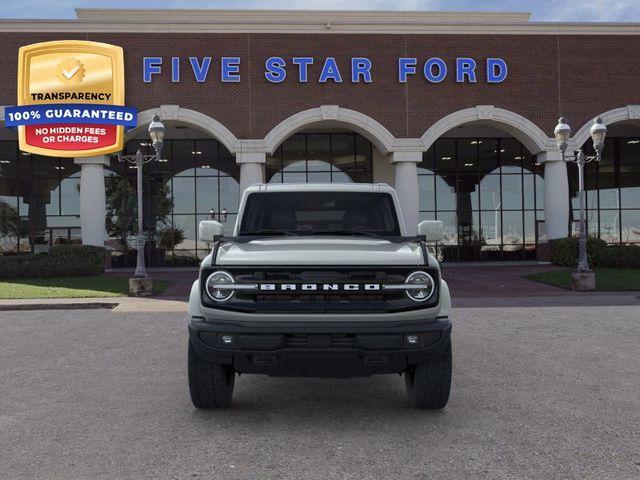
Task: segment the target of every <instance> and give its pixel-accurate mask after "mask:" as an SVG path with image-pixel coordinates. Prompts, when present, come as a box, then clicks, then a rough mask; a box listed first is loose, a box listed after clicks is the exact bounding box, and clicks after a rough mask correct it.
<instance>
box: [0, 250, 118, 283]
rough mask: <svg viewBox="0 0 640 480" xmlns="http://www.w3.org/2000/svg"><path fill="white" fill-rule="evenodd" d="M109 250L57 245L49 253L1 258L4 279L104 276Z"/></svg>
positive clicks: (0, 275) (0, 271)
mask: <svg viewBox="0 0 640 480" xmlns="http://www.w3.org/2000/svg"><path fill="white" fill-rule="evenodd" d="M105 255H106V250H105V249H104V248H102V247H93V246H89V245H56V246H54V247H51V249H50V250H49V253H38V254H33V255H18V256H12V257H6V256H5V257H0V278H45V277H79V276H92V275H99V274H101V273H103V272H104V263H105Z"/></svg>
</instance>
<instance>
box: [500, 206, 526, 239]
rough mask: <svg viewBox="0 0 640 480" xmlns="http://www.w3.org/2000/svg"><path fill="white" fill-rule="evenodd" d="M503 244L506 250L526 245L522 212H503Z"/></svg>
mask: <svg viewBox="0 0 640 480" xmlns="http://www.w3.org/2000/svg"><path fill="white" fill-rule="evenodd" d="M502 243H504V245H505V248H507V247H508V246H509V245H520V244H522V243H524V229H523V219H522V212H520V211H517V212H511V211H503V212H502Z"/></svg>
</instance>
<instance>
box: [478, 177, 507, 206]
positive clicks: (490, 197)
mask: <svg viewBox="0 0 640 480" xmlns="http://www.w3.org/2000/svg"><path fill="white" fill-rule="evenodd" d="M480 206H481V208H482V210H491V209H500V208H501V206H502V197H501V192H500V175H487V176H485V177H483V178H482V180H480Z"/></svg>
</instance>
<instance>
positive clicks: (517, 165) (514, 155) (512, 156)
mask: <svg viewBox="0 0 640 480" xmlns="http://www.w3.org/2000/svg"><path fill="white" fill-rule="evenodd" d="M499 148H500V152H499V153H500V163H501V165H502V169H501V170H502V173H507V174H512V173H518V174H519V173H521V172H522V164H523V160H524V153H523V150H524V147H523V146H522V144H521V143H520V142H519V141H518V140H516V139H515V138H501V139H500V147H499Z"/></svg>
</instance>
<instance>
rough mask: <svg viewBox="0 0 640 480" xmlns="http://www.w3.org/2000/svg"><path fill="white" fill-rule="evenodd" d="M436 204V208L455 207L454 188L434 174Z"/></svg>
mask: <svg viewBox="0 0 640 480" xmlns="http://www.w3.org/2000/svg"><path fill="white" fill-rule="evenodd" d="M454 180H455V178H454ZM436 205H437V208H438V210H455V209H456V193H455V191H454V188H453V186H451V185H449V184H448V183H447V181H446V180H444V179H443V178H442V177H441V176H439V175H437V176H436Z"/></svg>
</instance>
